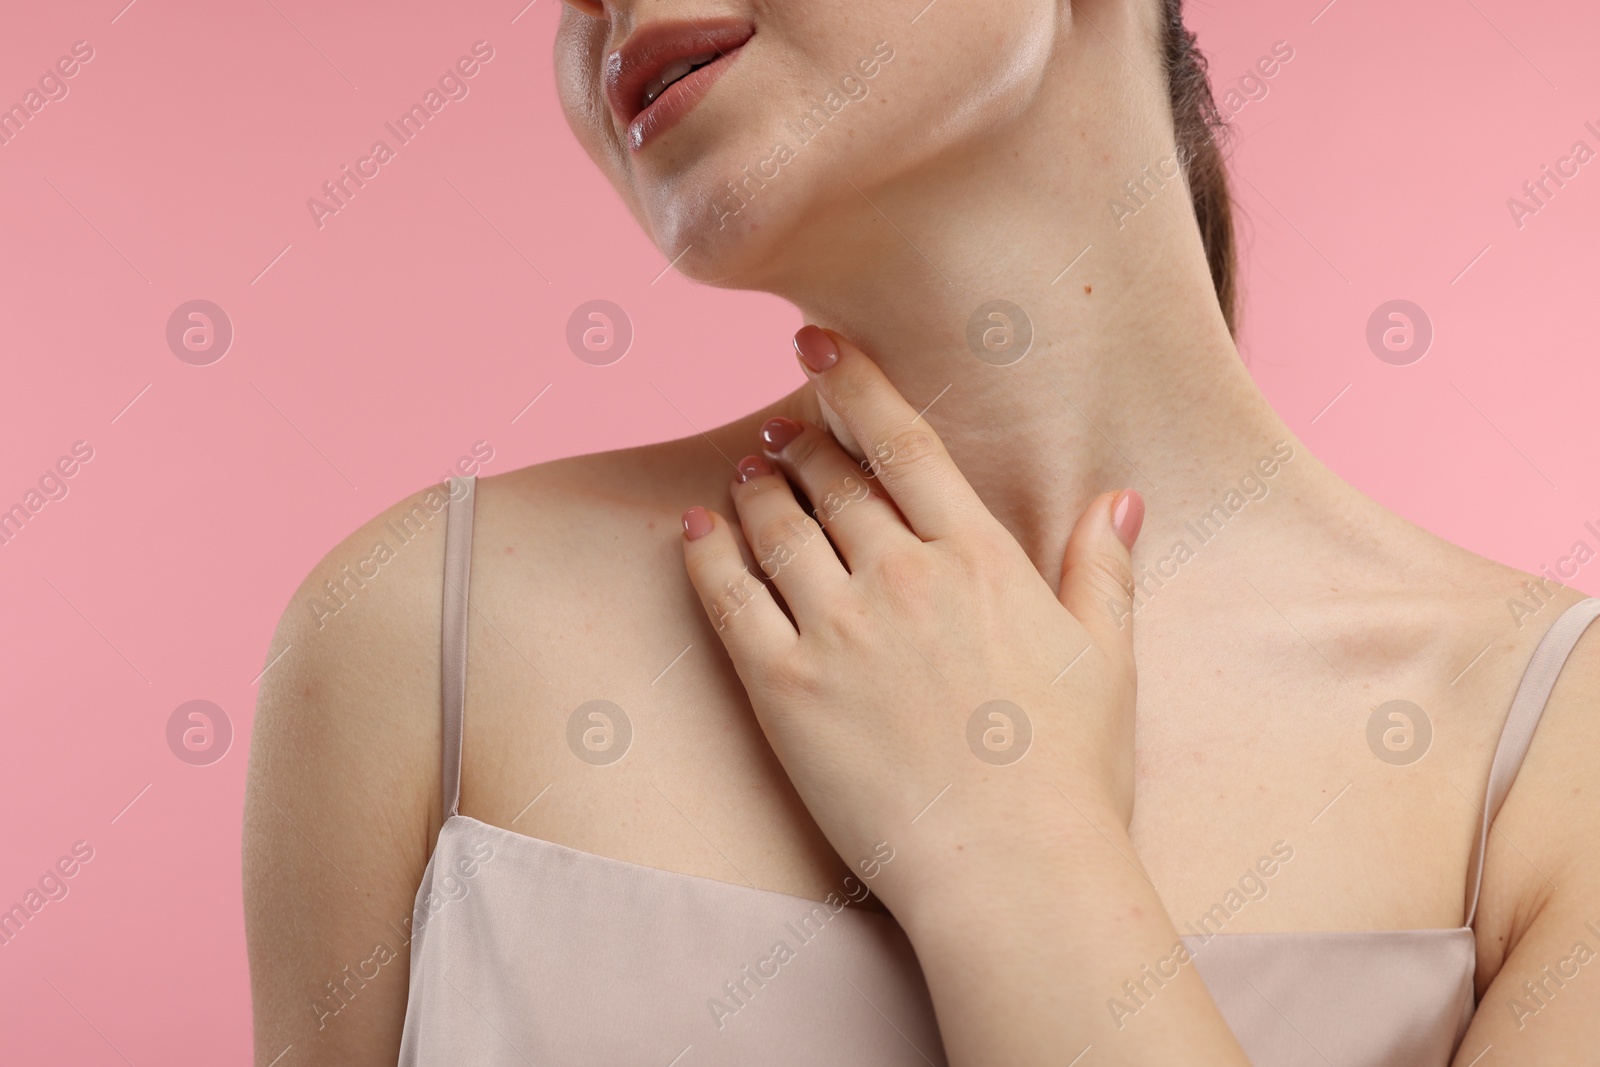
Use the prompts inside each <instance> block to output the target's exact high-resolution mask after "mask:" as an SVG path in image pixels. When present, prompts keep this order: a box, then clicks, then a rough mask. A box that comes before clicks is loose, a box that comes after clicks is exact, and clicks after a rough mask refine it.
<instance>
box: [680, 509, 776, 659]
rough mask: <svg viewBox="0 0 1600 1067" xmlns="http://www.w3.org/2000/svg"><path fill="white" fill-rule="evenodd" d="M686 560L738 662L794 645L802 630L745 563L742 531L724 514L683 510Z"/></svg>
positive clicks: (692, 579)
mask: <svg viewBox="0 0 1600 1067" xmlns="http://www.w3.org/2000/svg"><path fill="white" fill-rule="evenodd" d="M683 560H684V565H685V567H686V568H687V569H688V572H689V581H690V583H691V584H692V585H693V586H694V588H695V591H696V592H698V593H699V594H700V603H701V604H702V605H703V606H704V607H705V609H706V615H707V616H708V617H709V618H710V619H711V625H712V626H713V627H715V628H716V631H717V635H718V636H719V637H721V638H722V643H723V644H724V645H726V646H727V648H728V654H729V655H730V656H732V657H733V662H734V665H735V666H737V667H741V668H742V667H743V666H744V665H745V664H747V663H751V662H760V660H761V659H763V658H765V657H770V656H774V655H782V654H785V653H787V652H788V651H790V650H791V649H792V648H793V647H794V644H795V642H796V641H798V640H799V635H798V634H796V633H795V629H794V626H793V625H791V624H790V622H789V619H788V617H787V616H786V615H784V613H783V609H782V608H780V607H778V602H777V601H775V600H773V599H772V593H771V591H770V590H768V589H767V587H766V586H765V585H763V584H762V583H761V581H760V580H759V579H757V578H756V577H755V575H753V574H751V573H750V571H749V569H748V568H747V567H746V566H745V565H744V557H743V556H742V555H741V554H740V552H739V540H738V535H737V534H735V533H734V531H733V529H732V528H730V527H729V526H728V523H727V521H726V520H725V519H723V518H722V516H720V515H718V514H717V513H716V512H714V511H708V510H706V509H705V508H701V507H693V508H690V509H689V510H688V511H685V512H684V513H683Z"/></svg>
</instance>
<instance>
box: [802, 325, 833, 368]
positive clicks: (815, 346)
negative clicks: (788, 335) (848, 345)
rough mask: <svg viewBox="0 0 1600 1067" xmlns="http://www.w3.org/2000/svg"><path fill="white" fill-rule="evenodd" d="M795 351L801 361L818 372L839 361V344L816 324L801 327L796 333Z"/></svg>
mask: <svg viewBox="0 0 1600 1067" xmlns="http://www.w3.org/2000/svg"><path fill="white" fill-rule="evenodd" d="M794 351H795V355H797V356H799V357H800V362H802V363H804V364H805V365H806V366H808V367H810V368H811V369H812V370H813V371H815V372H816V373H818V374H821V373H822V372H823V371H825V370H827V369H828V368H829V367H831V366H833V365H834V364H835V363H837V362H839V346H838V345H836V344H834V343H833V338H831V337H829V336H828V335H827V334H826V333H824V332H823V331H822V329H821V328H819V327H816V326H802V327H800V331H799V332H798V333H796V334H795V335H794Z"/></svg>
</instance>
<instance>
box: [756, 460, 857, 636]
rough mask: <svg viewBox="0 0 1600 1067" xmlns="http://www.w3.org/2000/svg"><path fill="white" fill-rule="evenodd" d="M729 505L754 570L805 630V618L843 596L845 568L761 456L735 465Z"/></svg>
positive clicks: (816, 615) (816, 614) (846, 579)
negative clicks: (736, 470) (736, 473)
mask: <svg viewBox="0 0 1600 1067" xmlns="http://www.w3.org/2000/svg"><path fill="white" fill-rule="evenodd" d="M733 506H734V507H735V508H737V509H738V511H739V525H740V526H741V528H742V529H743V530H744V540H745V543H746V544H747V545H749V546H750V552H751V554H752V555H754V556H755V560H756V566H757V567H759V568H760V570H761V573H762V574H764V575H765V576H766V577H767V578H768V579H769V580H770V581H771V582H772V584H774V585H776V586H777V587H778V592H780V593H782V594H783V599H784V603H786V604H788V605H789V610H790V612H792V613H793V614H794V618H795V625H796V626H797V627H799V629H800V631H801V632H802V633H803V632H805V629H806V625H807V621H808V620H815V619H817V618H819V617H820V616H821V615H822V614H823V613H825V612H827V611H828V609H829V606H830V605H832V604H837V603H838V602H839V601H840V600H841V599H842V598H843V597H844V596H846V595H847V594H848V592H849V590H848V589H847V588H846V587H847V586H848V584H849V581H850V576H849V574H847V573H846V572H845V569H844V564H843V563H841V562H840V561H839V557H838V555H837V554H836V553H835V552H834V550H833V546H832V545H831V544H829V543H828V538H827V537H826V536H825V535H824V534H823V532H822V527H821V526H818V525H817V522H816V520H815V519H813V518H812V517H811V516H810V515H807V514H806V512H805V509H804V508H802V507H801V506H800V502H799V501H798V500H796V499H795V496H794V490H793V489H791V488H790V487H789V483H788V482H787V481H786V480H784V477H783V475H782V474H780V473H779V472H778V471H776V470H774V469H773V467H772V464H770V463H768V462H767V460H766V459H764V458H762V457H761V456H746V457H745V458H744V459H743V460H741V461H740V462H739V476H738V479H737V480H736V481H735V482H734V485H733Z"/></svg>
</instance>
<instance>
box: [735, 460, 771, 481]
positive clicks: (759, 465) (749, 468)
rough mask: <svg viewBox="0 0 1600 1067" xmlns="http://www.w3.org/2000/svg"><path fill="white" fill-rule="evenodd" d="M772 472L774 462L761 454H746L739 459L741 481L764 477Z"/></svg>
mask: <svg viewBox="0 0 1600 1067" xmlns="http://www.w3.org/2000/svg"><path fill="white" fill-rule="evenodd" d="M771 473H772V464H770V463H768V462H767V461H766V460H765V459H763V458H762V457H761V456H746V457H744V458H743V459H741V460H740V461H739V481H741V482H748V481H749V480H750V479H751V478H763V477H765V476H766V475H768V474H771Z"/></svg>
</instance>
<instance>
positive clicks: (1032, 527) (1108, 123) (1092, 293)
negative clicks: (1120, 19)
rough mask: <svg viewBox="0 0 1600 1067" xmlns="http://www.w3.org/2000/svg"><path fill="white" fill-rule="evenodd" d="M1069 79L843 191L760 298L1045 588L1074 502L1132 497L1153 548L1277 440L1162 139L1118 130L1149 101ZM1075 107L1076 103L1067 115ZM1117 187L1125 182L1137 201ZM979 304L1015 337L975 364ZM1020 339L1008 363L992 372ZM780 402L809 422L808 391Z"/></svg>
mask: <svg viewBox="0 0 1600 1067" xmlns="http://www.w3.org/2000/svg"><path fill="white" fill-rule="evenodd" d="M1080 47H1081V46H1080ZM1110 51H1111V50H1109V49H1098V50H1093V55H1094V56H1097V57H1099V58H1100V60H1101V61H1102V62H1103V61H1104V57H1103V56H1100V55H1099V54H1100V53H1102V52H1110ZM1112 58H1113V59H1116V61H1117V62H1119V63H1120V62H1122V61H1121V60H1120V59H1117V57H1116V56H1115V55H1114V54H1113V56H1112ZM1072 67H1073V69H1074V70H1075V72H1076V73H1075V74H1074V75H1073V77H1072V79H1071V80H1073V81H1085V80H1086V81H1088V82H1090V83H1092V84H1094V85H1095V89H1094V91H1096V92H1098V93H1099V94H1100V97H1099V98H1086V97H1083V96H1082V95H1081V94H1082V93H1084V92H1086V91H1088V90H1086V89H1085V88H1084V87H1083V86H1082V85H1076V86H1074V85H1067V84H1063V85H1058V86H1055V87H1053V88H1052V87H1041V89H1040V91H1039V93H1038V94H1037V97H1036V100H1035V103H1034V108H1035V110H1036V112H1037V113H1036V114H1032V115H1024V116H1019V117H1018V119H1017V121H1016V122H1014V123H1012V124H1010V126H1009V127H1008V128H1007V129H1004V130H999V131H996V132H994V133H993V135H992V136H991V137H987V138H986V140H987V141H988V142H989V143H986V144H984V145H982V146H981V147H979V148H977V149H976V150H975V151H972V152H969V153H964V154H963V155H962V157H961V158H959V159H946V160H934V161H930V162H929V163H927V164H926V165H924V166H920V167H918V168H917V169H916V170H915V172H914V173H911V174H908V175H905V176H902V177H899V178H896V179H893V180H888V181H884V182H881V183H877V184H874V185H872V186H870V187H869V186H856V185H855V184H853V183H843V191H842V193H841V195H840V196H839V198H837V200H836V201H835V202H834V203H833V204H831V205H829V210H827V211H826V212H823V213H820V214H819V221H818V222H817V223H816V224H815V225H813V226H808V227H807V231H806V233H805V234H804V235H802V236H801V237H800V238H798V240H797V242H796V247H795V248H794V249H793V251H792V257H791V258H790V262H791V263H797V264H799V265H800V266H798V267H797V268H795V272H794V273H793V274H791V275H789V276H787V277H785V278H784V279H782V280H781V282H780V283H779V284H774V285H770V286H764V287H768V288H771V289H773V291H776V292H778V293H779V295H782V296H784V297H786V298H787V299H789V300H791V301H792V302H793V303H795V304H796V305H797V306H798V307H799V308H800V309H801V311H802V313H803V314H804V316H805V319H806V321H807V322H812V323H816V324H817V325H821V326H826V327H829V328H831V329H834V330H837V331H839V332H840V333H842V334H844V335H845V336H847V337H849V338H851V339H852V340H853V341H855V342H856V343H857V344H859V345H860V346H861V347H862V348H863V349H864V350H865V351H866V352H867V353H868V354H870V355H871V356H872V357H873V358H874V359H875V360H876V361H877V362H878V363H879V364H880V365H881V366H882V367H883V368H884V370H885V371H886V373H887V374H888V375H889V377H890V379H891V380H892V381H893V382H894V384H895V386H896V387H897V388H898V389H899V390H900V391H901V393H902V394H903V395H904V396H905V397H906V399H907V400H909V401H910V402H911V403H912V405H913V406H915V407H917V408H918V409H924V408H925V409H926V415H925V417H926V418H927V420H928V422H929V424H930V425H931V426H932V427H933V428H934V429H935V430H936V431H937V432H938V433H939V434H940V436H941V438H942V439H943V440H944V442H945V444H946V446H947V447H948V448H949V450H950V452H951V454H952V455H953V456H954V458H955V460H956V462H957V463H958V464H959V466H960V467H961V469H962V471H963V472H964V473H965V474H966V475H967V477H968V479H969V480H970V481H971V482H972V484H973V485H974V487H975V488H976V489H977V491H978V492H979V493H980V495H981V496H982V497H983V499H984V501H985V503H986V504H987V505H988V506H989V508H990V509H991V511H993V512H994V514H995V515H996V517H997V518H999V519H1000V520H1001V521H1002V522H1003V523H1004V524H1005V525H1006V526H1007V528H1009V529H1010V530H1011V531H1012V533H1013V534H1014V535H1015V536H1016V537H1017V538H1018V540H1019V541H1020V542H1021V544H1022V546H1023V548H1024V549H1026V550H1027V551H1028V553H1029V555H1030V557H1031V558H1032V559H1033V560H1034V562H1035V564H1036V565H1037V566H1038V567H1039V570H1040V572H1041V573H1042V574H1044V575H1045V576H1046V578H1048V579H1050V580H1052V581H1053V580H1054V579H1055V577H1056V576H1057V575H1058V573H1059V569H1060V561H1061V556H1062V551H1063V549H1064V546H1065V544H1066V539H1067V537H1068V535H1069V534H1070V532H1071V529H1072V525H1073V523H1074V522H1075V521H1076V519H1077V517H1078V515H1079V514H1080V513H1081V511H1082V509H1083V507H1084V506H1085V505H1086V504H1087V502H1088V501H1089V500H1090V499H1091V498H1092V497H1093V496H1094V495H1095V494H1097V493H1100V492H1104V491H1106V490H1110V489H1116V488H1121V487H1124V486H1132V487H1135V488H1137V489H1139V490H1140V491H1141V492H1143V493H1144V494H1145V495H1146V497H1147V500H1148V502H1149V511H1148V518H1147V520H1146V533H1145V535H1144V541H1145V542H1146V543H1156V542H1157V540H1158V539H1159V540H1160V541H1163V542H1164V541H1165V540H1166V537H1165V535H1166V534H1167V533H1169V532H1171V531H1176V530H1178V529H1179V528H1180V527H1181V526H1182V524H1183V522H1184V521H1185V520H1186V519H1187V518H1189V517H1191V515H1192V512H1193V510H1194V508H1195V507H1196V506H1201V505H1204V504H1205V503H1207V502H1209V501H1211V500H1214V499H1215V498H1216V496H1217V495H1218V493H1219V491H1225V487H1228V486H1232V485H1236V484H1237V483H1238V482H1239V480H1240V478H1241V477H1243V476H1244V475H1246V474H1248V473H1249V472H1250V470H1251V469H1252V468H1253V467H1254V466H1255V464H1256V463H1257V461H1258V460H1261V459H1262V458H1263V457H1264V456H1266V457H1270V455H1271V453H1272V449H1273V445H1274V443H1275V442H1277V441H1280V440H1287V441H1290V442H1293V436H1292V434H1290V432H1289V431H1288V429H1287V427H1286V426H1285V425H1284V424H1283V422H1282V421H1281V420H1280V419H1279V418H1278V417H1277V415H1276V414H1275V413H1274V412H1273V411H1272V410H1271V408H1270V407H1269V406H1268V405H1267V403H1266V401H1265V399H1264V398H1263V397H1262V396H1261V394H1260V392H1259V391H1258V390H1257V389H1256V386H1255V384H1254V382H1253V381H1252V380H1251V378H1250V375H1249V374H1248V372H1247V371H1246V370H1245V368H1244V367H1243V365H1242V363H1241V361H1240V359H1239V356H1238V353H1237V351H1236V349H1235V347H1234V345H1233V342H1232V339H1231V337H1230V336H1229V334H1228V330H1227V327H1226V324H1225V322H1224V320H1223V317H1222V314H1221V311H1220V309H1219V307H1218V304H1217V299H1216V296H1215V293H1214V291H1213V285H1212V281H1211V277H1210V272H1209V268H1208V265H1207V261H1206V257H1205V252H1204V249H1203V247H1202V245H1201V241H1200V237H1199V234H1198V232H1197V230H1196V226H1195V222H1194V218H1193V215H1192V213H1191V209H1190V206H1189V201H1188V196H1189V194H1188V191H1187V189H1186V187H1185V185H1184V184H1183V182H1182V180H1181V179H1177V178H1171V177H1168V178H1166V179H1162V178H1161V177H1160V174H1161V171H1162V170H1163V169H1165V170H1166V172H1167V173H1168V174H1171V172H1172V168H1173V167H1175V166H1176V163H1175V161H1174V160H1173V158H1172V157H1173V149H1172V145H1171V140H1170V138H1171V136H1172V134H1171V130H1170V128H1169V127H1165V124H1160V125H1159V126H1156V127H1153V128H1147V127H1150V126H1151V124H1150V123H1148V122H1145V123H1141V122H1139V121H1136V120H1135V118H1134V116H1135V115H1137V114H1142V113H1144V111H1145V110H1147V109H1148V108H1150V107H1152V106H1154V105H1153V103H1152V100H1151V99H1148V98H1146V96H1145V94H1148V93H1150V92H1153V91H1154V87H1153V86H1146V85H1141V84H1140V83H1141V81H1142V79H1135V78H1134V76H1133V75H1132V74H1131V73H1128V72H1127V71H1121V72H1119V71H1116V70H1101V71H1096V70H1095V69H1093V63H1092V61H1091V60H1090V59H1088V58H1083V57H1075V58H1074V59H1073V60H1072ZM1104 78H1115V79H1120V81H1119V82H1118V83H1117V84H1116V85H1115V86H1113V87H1110V88H1108V86H1107V85H1106V84H1101V83H1100V82H1099V79H1104ZM1130 79H1133V80H1132V81H1131V83H1130ZM1083 99H1097V103H1096V106H1095V107H1093V108H1088V107H1085V106H1083V105H1082V104H1081V103H1080V104H1074V103H1073V102H1072V101H1073V100H1080V101H1081V100H1083ZM1101 99H1103V100H1104V101H1105V106H1100V100H1101ZM1119 102H1120V107H1121V108H1122V109H1123V110H1124V112H1125V113H1122V114H1118V113H1117V106H1118V104H1119ZM1043 130H1056V131H1068V130H1070V131H1073V132H1074V134H1075V136H1071V137H1065V136H1046V135H1042V134H1041V133H1040V131H1043ZM1129 182H1132V183H1134V188H1140V186H1141V184H1142V189H1140V192H1139V196H1138V197H1137V198H1136V197H1135V196H1134V195H1132V193H1131V192H1130V189H1129V187H1128V186H1127V185H1126V184H1125V183H1129ZM1114 200H1119V201H1121V203H1122V205H1123V207H1122V208H1121V209H1118V208H1116V207H1114V206H1113V201H1114ZM1000 300H1003V301H1007V302H1009V303H1010V304H1011V305H1014V306H1015V307H1017V308H1020V309H1022V311H1023V313H1025V315H1026V323H1027V326H1026V327H1024V326H1023V323H1022V321H1021V320H1020V318H1019V317H1018V316H1016V315H1015V314H1014V313H1013V314H1011V315H1010V316H1005V313H1004V311H1002V316H1003V317H1002V318H1001V319H998V320H984V321H983V322H980V325H979V326H978V327H976V332H977V333H979V334H981V333H982V332H983V329H984V328H985V325H987V326H989V327H992V328H994V329H997V330H1004V329H1005V328H1006V326H1007V325H1008V322H1007V319H1008V318H1009V319H1010V320H1012V321H1010V322H1009V325H1010V326H1012V327H1014V328H1017V329H1018V332H1017V334H1016V335H1014V336H1013V339H1012V344H1013V347H1012V348H1010V349H1009V351H1008V350H1005V349H1004V346H1003V344H1002V345H1001V350H1000V351H993V350H990V349H986V348H985V346H984V345H983V344H981V343H980V344H979V345H978V346H977V349H976V350H975V349H974V347H973V346H972V345H970V344H969V324H970V323H971V322H972V321H973V319H974V316H975V313H978V312H979V309H980V308H982V307H985V306H987V305H989V303H990V302H991V301H1000ZM980 318H981V316H980ZM1030 328H1031V335H1032V342H1031V347H1030V348H1029V349H1028V351H1027V354H1026V355H1025V356H1023V357H1022V358H1021V359H1020V360H1018V361H1017V362H1015V363H1012V364H1010V365H1008V366H1002V365H996V364H998V363H1005V362H1007V361H1008V360H1010V359H1013V358H1015V357H1016V355H1017V353H1018V351H1019V349H1018V348H1017V347H1015V346H1016V345H1017V344H1018V338H1019V337H1020V335H1021V333H1022V332H1023V330H1025V329H1030ZM990 338H991V340H992V341H999V342H1004V340H1005V338H1004V336H1003V334H999V333H993V334H991V335H990ZM791 402H792V404H793V405H794V407H795V409H796V410H799V411H801V412H804V413H808V414H811V415H812V417H816V413H817V411H818V409H817V402H816V400H815V397H814V396H813V395H811V394H810V391H809V389H808V390H803V391H802V393H800V394H797V395H796V396H795V397H794V398H792V401H791ZM823 414H824V417H826V414H825V413H823ZM833 425H834V428H835V430H836V432H840V431H842V428H841V427H839V426H838V425H837V423H836V422H834V423H833ZM1309 465H1310V464H1307V466H1309Z"/></svg>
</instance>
